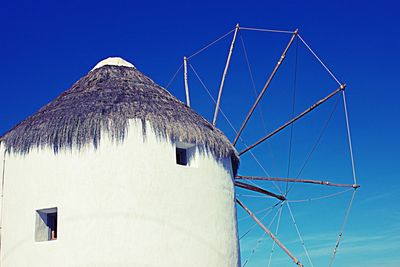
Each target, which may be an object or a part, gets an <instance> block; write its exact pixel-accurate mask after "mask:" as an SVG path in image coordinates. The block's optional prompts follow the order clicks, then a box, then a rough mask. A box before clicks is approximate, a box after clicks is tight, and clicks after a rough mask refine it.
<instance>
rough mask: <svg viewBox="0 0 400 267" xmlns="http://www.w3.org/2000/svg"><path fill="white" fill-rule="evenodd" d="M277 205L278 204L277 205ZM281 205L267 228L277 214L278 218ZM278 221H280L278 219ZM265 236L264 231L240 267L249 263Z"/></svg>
mask: <svg viewBox="0 0 400 267" xmlns="http://www.w3.org/2000/svg"><path fill="white" fill-rule="evenodd" d="M278 204H279V203H278ZM281 211H282V204H281V206H280V207H279V209H278V210H277V212H276V213H275V215H274V217H273V218H272V220H271V222H270V223H269V225H268V228H270V227H271V225H272V224H273V223H274V221H275V218H276V216H277V215H278V214H279V217H280V216H281V214H282V212H281ZM279 220H280V219H279ZM266 235H267V232H265V231H264V233H263V234H262V235H261V236H260V237H259V238H258V240H257V243H256V244H255V246H254V248H253V249H252V250H251V253H250V255H249V256H248V257H247V259H246V260H245V262H244V264H243V265H242V267H245V266H246V264H247V263H248V262H249V260H251V258H252V257H253V255H254V253H255V252H256V251H257V249H258V247H259V245H260V244H261V242H262V241H263V240H264V239H265V236H266Z"/></svg>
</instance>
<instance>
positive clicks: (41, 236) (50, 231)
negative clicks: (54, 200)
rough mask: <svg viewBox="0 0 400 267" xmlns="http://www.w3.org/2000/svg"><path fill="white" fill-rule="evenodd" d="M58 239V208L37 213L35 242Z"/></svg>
mask: <svg viewBox="0 0 400 267" xmlns="http://www.w3.org/2000/svg"><path fill="white" fill-rule="evenodd" d="M56 239H57V208H49V209H41V210H37V211H36V225H35V241H37V242H39V241H50V240H56Z"/></svg>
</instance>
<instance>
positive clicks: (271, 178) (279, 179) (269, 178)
mask: <svg viewBox="0 0 400 267" xmlns="http://www.w3.org/2000/svg"><path fill="white" fill-rule="evenodd" d="M235 179H238V180H258V181H278V182H289V183H308V184H320V185H327V186H337V187H352V188H355V189H357V188H359V187H360V185H359V184H335V183H331V182H327V181H319V180H309V179H297V178H273V177H259V176H242V175H237V176H235ZM235 183H236V182H235Z"/></svg>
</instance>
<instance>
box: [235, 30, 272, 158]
mask: <svg viewBox="0 0 400 267" xmlns="http://www.w3.org/2000/svg"><path fill="white" fill-rule="evenodd" d="M239 37H240V40H241V44H242V48H243V55H244V58H245V61H246V64H247V70H248V72H249V76H250V80H251V85H252V88H253V93H254V95H255V97H256V98H257V96H258V93H257V89H256V84H255V82H254V75H253V71H252V68H251V65H250V61H249V57H248V53H247V49H246V46H245V44H244V38H243V35H242V33H241V32H239ZM257 110H258V112H259V115H260V118H261V123H262V125H263V128H264V131H265V133H266V134H267V133H268V131H267V124H266V122H265V119H264V115H263V111H262V108H261V105H257ZM267 146H268V149H269V152H270V153H271V156H272V162H273V165H276V162H275V156H274V153H273V151H272V148H271V144H270V143H269V142H267Z"/></svg>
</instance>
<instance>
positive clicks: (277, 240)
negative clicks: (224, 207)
mask: <svg viewBox="0 0 400 267" xmlns="http://www.w3.org/2000/svg"><path fill="white" fill-rule="evenodd" d="M236 202H237V203H238V204H239V205H240V206H241V207H242V208H243V209H244V210H245V211H246V212H247V213H248V214H249V215H250V216H251V217H252V218H253V220H254V221H255V222H256V223H257V224H258V225H259V226H260V227H261V228H262V229H263V230H264V231H265V232H266V233H267V234H268V235H269V236H270V237H271V238H272V240H273V241H274V242H275V243H276V244H277V245H278V246H279V247H280V248H281V249H282V250H283V251H284V252H285V253H286V254H287V255H288V256H289V257H290V258H291V259H292V260H293V262H294V263H296V264H297V266H299V267H303V264H301V262H300V261H299V260H298V259H297V258H296V257H295V256H294V255H293V254H292V253H291V252H290V251H289V250H288V249H287V248H286V247H285V245H283V244H282V243H281V241H279V239H278V238H277V237H276V236H275V235H274V234H273V233H272V232H271V231H270V230H269V229H268V228H267V227H266V226H265V225H264V224H263V223H262V222H261V221H260V220H259V219H258V218H257V217H256V216H255V215H254V213H253V212H251V210H249V208H247V207H246V206H245V205H244V204H243V203H242V202H241V201H240V200H239V199H238V198H236Z"/></svg>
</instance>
